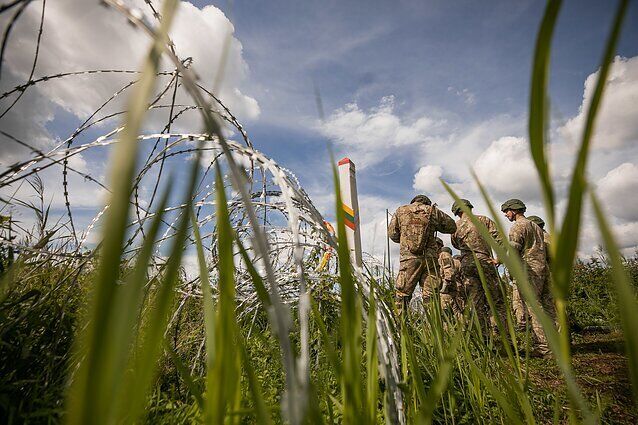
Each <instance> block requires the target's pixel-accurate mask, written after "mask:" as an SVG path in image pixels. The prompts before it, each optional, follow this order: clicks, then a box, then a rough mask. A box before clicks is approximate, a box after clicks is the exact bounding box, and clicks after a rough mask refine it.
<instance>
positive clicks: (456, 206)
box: [452, 199, 474, 215]
mask: <svg viewBox="0 0 638 425" xmlns="http://www.w3.org/2000/svg"><path fill="white" fill-rule="evenodd" d="M461 205H465V206H466V207H468V208H469V209H472V208H474V205H472V203H471V202H470V201H468V200H467V199H459V200H458V201H454V203H453V204H452V214H454V215H459V213H460V212H461V211H463V209H462V208H461Z"/></svg>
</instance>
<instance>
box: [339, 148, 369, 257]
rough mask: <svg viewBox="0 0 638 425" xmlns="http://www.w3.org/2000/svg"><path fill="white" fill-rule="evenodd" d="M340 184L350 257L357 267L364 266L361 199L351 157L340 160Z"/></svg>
mask: <svg viewBox="0 0 638 425" xmlns="http://www.w3.org/2000/svg"><path fill="white" fill-rule="evenodd" d="M339 185H340V186H341V201H342V202H343V206H342V207H343V212H344V213H345V224H346V236H347V240H348V248H349V249H350V258H351V259H352V262H353V263H354V264H355V265H356V266H357V267H362V266H363V261H362V255H361V227H360V218H359V199H358V197H357V176H356V173H355V166H354V163H353V162H352V161H351V160H350V158H347V157H346V158H343V159H342V160H341V161H339Z"/></svg>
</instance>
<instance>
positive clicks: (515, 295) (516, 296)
mask: <svg viewBox="0 0 638 425" xmlns="http://www.w3.org/2000/svg"><path fill="white" fill-rule="evenodd" d="M527 219H528V220H529V221H531V222H532V223H534V224H536V225H537V226H538V227H540V228H541V229H542V230H543V242H545V257H546V259H547V264H548V268H547V274H546V276H547V277H548V278H549V275H550V274H549V258H550V257H549V243H550V237H549V233H547V232H546V231H545V221H544V220H543V219H542V218H540V217H539V216H537V215H530V216H529V217H527ZM512 309H513V310H514V318H515V319H516V324H517V328H518V329H519V331H524V330H525V327H526V325H527V317H528V311H527V306H526V305H525V301H524V300H523V297H522V296H521V293H520V291H519V290H518V287H516V285H515V286H514V288H512Z"/></svg>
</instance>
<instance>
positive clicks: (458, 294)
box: [441, 286, 465, 319]
mask: <svg viewBox="0 0 638 425" xmlns="http://www.w3.org/2000/svg"><path fill="white" fill-rule="evenodd" d="M464 298H465V294H464V291H463V290H462V289H461V288H459V287H458V286H455V287H454V289H453V290H452V292H450V293H448V294H441V310H444V311H445V310H447V311H450V312H452V315H453V316H454V317H456V318H457V319H459V318H460V317H461V316H463V309H464V308H465V302H464Z"/></svg>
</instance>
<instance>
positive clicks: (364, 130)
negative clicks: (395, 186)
mask: <svg viewBox="0 0 638 425" xmlns="http://www.w3.org/2000/svg"><path fill="white" fill-rule="evenodd" d="M394 109H395V100H394V97H393V96H386V97H384V98H383V99H381V102H380V104H379V106H377V107H374V108H372V109H370V110H368V111H364V110H362V109H360V108H359V106H358V105H357V104H356V103H350V104H347V105H346V106H345V107H343V108H340V109H337V110H336V111H335V112H334V113H333V114H332V115H330V116H329V117H328V119H327V120H326V121H325V122H324V123H323V124H322V125H321V126H320V127H319V130H320V132H321V133H322V134H324V135H325V136H327V137H328V138H329V139H331V140H333V141H334V142H336V143H337V144H338V145H340V146H342V147H346V148H347V149H348V150H349V151H350V152H352V156H353V157H356V158H357V167H359V169H363V168H366V167H369V166H372V165H375V164H377V163H378V162H380V161H382V160H384V159H386V158H387V157H388V156H391V155H392V152H393V151H394V150H396V149H397V148H405V147H407V146H414V145H416V144H419V143H427V142H428V141H429V140H432V136H431V131H432V130H433V129H434V128H436V127H437V126H440V125H441V124H442V123H441V122H440V121H437V120H434V119H431V118H429V117H425V116H424V117H420V118H418V119H417V120H415V121H412V122H406V121H405V120H403V119H401V118H400V117H399V116H398V115H397V114H396V113H395V111H394Z"/></svg>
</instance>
